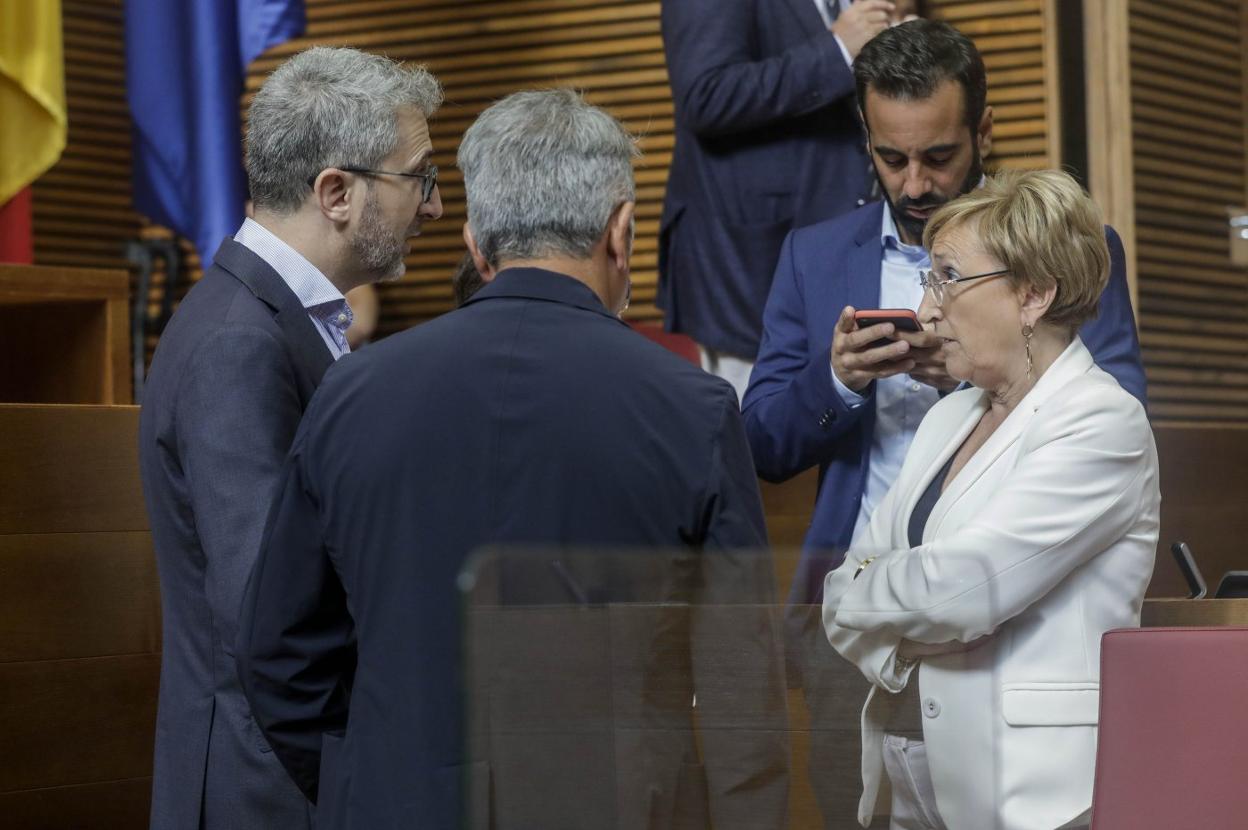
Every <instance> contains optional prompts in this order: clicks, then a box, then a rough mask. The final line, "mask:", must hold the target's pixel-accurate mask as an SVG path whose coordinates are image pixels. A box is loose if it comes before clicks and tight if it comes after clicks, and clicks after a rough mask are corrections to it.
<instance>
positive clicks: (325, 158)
mask: <svg viewBox="0 0 1248 830" xmlns="http://www.w3.org/2000/svg"><path fill="white" fill-rule="evenodd" d="M441 100H442V94H441V89H440V87H439V85H438V82H437V80H435V79H434V78H433V76H432V75H430V74H429V73H428V72H425V71H424V70H423V69H407V68H404V67H402V66H400V65H398V64H395V63H393V62H391V61H389V60H386V59H384V58H380V57H376V56H372V55H367V54H364V53H362V52H358V51H355V50H353V49H325V48H317V49H310V50H308V51H306V52H303V53H300V54H298V55H296V56H295V57H293V58H291V59H290V60H288V61H286V62H285V63H283V64H282V65H281V66H280V67H278V68H277V69H276V70H275V71H274V72H273V74H272V75H271V76H269V78H268V79H267V80H266V81H265V82H264V84H263V85H262V86H261V88H260V89H259V90H258V91H257V93H256V96H255V98H254V100H253V101H252V104H251V107H250V114H249V119H248V132H247V147H246V160H247V174H248V179H249V185H250V190H251V195H252V200H253V205H252V207H251V209H250V210H249V213H248V218H247V219H246V221H244V223H243V225H242V227H241V228H239V231H238V233H237V234H236V235H235V236H234V238H233V239H226V240H225V241H224V242H222V244H221V247H220V249H218V251H217V253H216V257H215V258H214V261H213V264H212V266H211V267H210V268H208V270H207V271H206V272H205V273H204V276H203V279H201V280H200V281H199V282H198V283H197V284H196V285H195V286H194V287H193V288H192V289H191V290H190V292H189V293H188V294H187V296H186V298H185V299H184V300H183V301H182V303H181V305H180V306H179V308H178V310H177V312H176V313H175V314H174V316H173V318H172V320H171V321H170V323H169V326H168V327H167V328H166V330H165V332H164V334H163V335H162V337H161V339H160V343H159V345H158V346H157V348H156V354H155V357H154V358H153V361H152V368H151V373H150V375H149V376H148V379H147V383H146V386H145V388H144V395H143V408H142V412H141V415H140V424H139V456H140V464H141V470H142V476H143V492H144V497H145V499H146V503H147V511H148V516H149V518H150V520H151V527H152V537H153V540H154V543H155V547H156V558H157V564H158V566H159V571H160V586H161V603H162V620H163V637H162V644H163V645H162V659H161V673H160V698H159V708H158V713H157V723H156V748H155V762H154V773H153V778H152V810H151V826H152V827H153V828H158V829H159V830H176V828H187V830H204V829H205V828H206V829H207V830H213V828H241V827H247V828H252V827H255V828H259V827H264V828H305V827H310V826H311V824H312V810H311V806H310V805H309V804H308V802H307V800H306V799H305V798H304V797H303V794H302V793H300V791H299V789H298V788H297V787H296V786H295V785H294V783H293V782H292V781H291V780H290V778H289V777H288V776H287V775H286V772H285V770H284V769H283V768H282V766H281V764H280V763H279V762H278V760H277V758H276V757H275V756H274V755H273V753H272V752H271V750H270V749H269V746H268V744H267V743H266V742H265V740H264V738H263V737H262V736H261V735H260V732H259V730H258V729H257V728H256V724H255V723H254V721H253V720H252V716H251V713H250V711H249V710H248V706H247V701H246V700H245V699H244V697H243V693H242V690H241V688H240V687H239V682H238V673H237V670H236V668H235V665H234V643H235V640H236V631H237V626H238V615H239V608H240V604H241V602H242V595H243V590H244V586H245V584H246V581H247V578H248V574H250V572H251V568H252V564H253V562H254V561H255V557H256V553H257V550H258V549H259V545H260V534H261V531H262V530H263V526H264V518H265V515H266V514H267V512H268V509H269V504H270V497H271V495H272V493H273V490H274V486H275V484H276V482H277V480H278V473H279V471H280V469H281V464H282V460H283V459H284V458H285V456H286V452H287V450H288V449H289V448H290V444H291V441H292V440H293V439H294V435H295V428H296V427H297V426H298V423H299V418H300V415H301V414H302V412H303V410H304V408H305V407H306V406H307V405H308V401H309V400H310V399H311V397H312V393H313V390H315V389H316V387H317V384H318V383H319V382H320V380H321V376H322V375H323V374H324V372H325V370H326V369H327V368H328V367H329V366H330V365H331V364H332V363H333V362H334V360H336V359H337V358H339V357H341V356H342V355H344V354H346V353H347V352H348V351H350V347H349V345H348V342H347V339H346V331H347V328H348V326H349V325H350V323H351V317H352V315H351V309H350V307H349V306H348V305H347V303H346V301H345V299H344V296H343V295H344V294H346V293H347V292H348V291H350V290H351V289H352V288H354V287H356V286H358V285H361V284H364V283H368V282H374V281H378V280H389V279H395V278H397V277H399V276H401V275H402V274H403V272H404V263H403V257H404V255H405V254H406V252H407V250H408V248H409V246H410V241H409V240H410V239H411V238H413V237H415V236H417V235H418V234H419V233H420V229H421V226H422V224H423V223H424V222H427V221H430V220H433V219H437V218H438V217H439V216H440V215H441V213H442V203H441V197H440V196H439V194H438V190H437V187H436V178H435V175H434V173H433V171H432V169H431V168H430V166H429V157H430V154H431V153H432V151H433V145H432V143H431V141H430V138H429V124H428V118H429V117H430V116H431V115H432V114H433V112H434V111H435V110H436V109H437V108H438V106H439V104H440V103H441Z"/></svg>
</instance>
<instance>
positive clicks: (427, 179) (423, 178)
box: [308, 164, 438, 205]
mask: <svg viewBox="0 0 1248 830" xmlns="http://www.w3.org/2000/svg"><path fill="white" fill-rule="evenodd" d="M336 169H338V170H341V171H342V172H344V173H357V174H359V175H361V176H402V177H403V178H405V179H420V203H421V204H422V205H423V204H424V203H425V202H428V201H429V200H430V199H431V198H432V197H433V189H434V188H435V187H437V186H438V168H437V167H436V166H435V165H432V164H431V165H429V167H428V168H427V169H425V170H422V171H421V172H419V173H399V172H398V171H395V170H370V169H368V168H367V167H338V168H336ZM315 184H316V177H315V176H313V177H312V178H310V179H308V187H313V186H315Z"/></svg>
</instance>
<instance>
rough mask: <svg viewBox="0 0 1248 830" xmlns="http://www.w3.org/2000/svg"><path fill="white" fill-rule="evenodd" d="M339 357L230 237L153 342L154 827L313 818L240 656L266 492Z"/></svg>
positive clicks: (148, 412) (143, 447)
mask: <svg viewBox="0 0 1248 830" xmlns="http://www.w3.org/2000/svg"><path fill="white" fill-rule="evenodd" d="M332 362H333V358H332V356H331V355H330V353H329V349H328V348H326V346H325V343H324V341H323V340H322V339H321V337H320V335H318V334H317V332H316V329H315V327H314V326H313V324H312V322H311V320H309V319H308V315H307V312H306V311H305V310H304V309H303V306H302V305H301V304H300V302H299V300H298V298H296V297H295V295H294V293H293V292H292V291H291V290H290V288H289V287H287V285H286V283H285V282H283V280H282V278H281V277H280V276H278V274H277V272H275V271H274V270H273V269H272V268H270V267H269V266H268V265H267V264H266V263H265V262H264V260H262V259H260V257H258V256H257V255H256V254H254V253H252V252H251V251H250V250H248V249H247V248H246V247H244V246H243V245H240V244H238V243H237V242H234V241H233V240H232V239H227V240H226V241H225V242H224V243H223V244H222V245H221V248H220V249H219V250H218V251H217V254H216V258H215V261H214V262H213V265H212V267H211V268H209V269H208V270H207V271H206V272H205V273H204V276H203V279H201V280H200V281H199V282H198V283H196V285H195V286H194V287H193V288H192V289H191V290H190V292H188V293H187V295H186V298H185V299H184V300H183V301H182V303H181V305H180V306H179V307H178V311H177V313H176V314H174V315H173V318H172V320H170V322H169V326H168V327H167V328H166V329H165V332H164V334H163V335H162V336H161V338H160V344H159V345H158V346H157V348H156V355H155V357H154V358H153V360H152V368H151V372H150V373H149V375H148V378H147V383H146V385H145V387H144V389H143V407H142V411H141V412H140V416H139V460H140V465H141V470H142V477H143V493H144V498H145V500H146V503H147V512H148V517H149V519H150V520H151V527H152V538H153V541H154V543H155V547H156V559H157V564H158V566H159V570H160V593H161V607H162V614H163V616H162V626H163V638H162V655H161V666H160V699H159V710H158V714H157V722H156V754H155V765H154V766H155V769H154V773H153V778H152V827H153V828H160V830H165V829H166V828H186V830H199V828H218V827H219V828H227V827H272V828H290V827H301V828H302V827H308V826H309V821H310V819H309V811H310V805H309V804H308V802H307V800H306V799H304V797H303V795H302V794H301V793H300V792H299V790H298V789H297V788H296V787H295V786H294V784H293V783H292V782H291V781H290V779H289V778H288V777H287V776H286V774H285V771H284V770H283V769H282V766H281V764H280V763H279V762H278V761H277V759H276V758H275V757H274V756H273V754H272V752H271V750H270V749H269V747H268V745H267V744H266V743H265V741H264V739H263V737H262V736H261V735H260V732H259V730H258V729H257V728H256V725H255V723H254V722H253V720H252V718H251V715H250V714H249V712H248V709H247V703H246V700H245V699H244V698H243V693H242V689H241V688H240V686H239V684H238V674H237V672H236V671H235V668H234V654H233V652H234V641H235V636H236V635H235V632H236V627H237V622H238V614H239V607H240V605H241V603H242V597H243V590H244V587H245V586H246V581H247V577H248V574H249V573H250V572H251V567H252V563H253V562H254V559H255V555H256V551H257V550H258V548H259V545H260V535H261V532H262V531H263V529H264V519H265V516H266V515H267V513H268V507H269V498H270V496H271V494H272V492H273V487H274V484H275V483H276V481H277V477H278V473H279V471H280V470H281V465H282V462H283V460H284V459H285V457H286V452H287V450H288V449H289V448H290V443H291V441H292V440H294V435H295V429H296V427H297V426H298V424H299V417H300V415H301V414H302V412H303V410H304V407H305V406H306V405H307V403H308V401H309V400H310V399H311V397H312V392H313V390H314V389H315V388H316V384H317V382H318V381H319V380H320V378H321V375H322V374H323V373H324V372H325V369H326V368H327V367H328V366H329V365H330V363H332Z"/></svg>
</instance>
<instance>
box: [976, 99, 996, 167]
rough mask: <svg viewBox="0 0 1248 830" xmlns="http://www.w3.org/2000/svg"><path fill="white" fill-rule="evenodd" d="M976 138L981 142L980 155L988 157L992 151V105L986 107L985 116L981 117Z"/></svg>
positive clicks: (983, 157) (982, 157)
mask: <svg viewBox="0 0 1248 830" xmlns="http://www.w3.org/2000/svg"><path fill="white" fill-rule="evenodd" d="M975 140H976V141H977V142H978V143H979V157H980V158H981V159H986V158H988V154H989V153H991V152H992V107H984V116H983V118H981V119H979V129H977V130H976V131H975Z"/></svg>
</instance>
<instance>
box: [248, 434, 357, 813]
mask: <svg viewBox="0 0 1248 830" xmlns="http://www.w3.org/2000/svg"><path fill="white" fill-rule="evenodd" d="M304 463H305V460H304V457H303V454H302V452H301V450H300V447H299V443H298V441H296V445H295V447H294V448H292V449H291V455H290V458H289V460H288V461H287V463H286V466H285V468H284V470H283V474H282V481H281V483H280V485H279V486H278V490H277V495H276V498H275V499H274V502H273V510H272V513H271V514H270V516H269V520H268V525H267V528H266V530H265V534H264V539H263V541H262V542H261V545H260V555H259V558H258V559H257V561H256V568H255V571H254V573H253V574H252V577H251V582H250V584H249V585H248V588H247V597H246V600H245V601H244V604H243V614H242V619H241V621H240V623H239V639H238V648H237V650H238V673H239V679H240V681H241V683H242V687H243V692H244V693H245V694H246V696H247V700H248V702H249V703H250V705H251V711H252V714H253V715H254V716H255V719H256V723H257V724H258V725H259V726H260V729H261V730H262V731H263V732H264V736H265V738H267V739H268V741H269V744H270V745H271V746H272V747H273V751H274V752H275V753H276V754H277V757H278V759H279V760H281V762H282V765H283V766H284V767H285V768H286V771H287V772H288V773H290V777H291V778H292V779H293V780H294V782H295V784H297V785H298V787H299V789H300V790H302V791H303V793H304V795H306V796H307V797H308V799H309V800H311V801H312V802H314V803H315V802H316V797H317V789H318V785H319V783H320V767H321V740H322V734H323V733H327V732H328V733H337V734H340V735H341V734H342V732H343V731H345V729H346V727H347V709H348V698H349V693H350V688H351V684H352V681H353V679H354V675H355V665H356V645H355V636H354V631H355V629H354V624H353V622H352V619H351V615H350V613H349V612H348V610H347V602H346V593H345V592H344V590H343V587H342V583H341V582H340V581H339V579H338V574H337V572H336V571H335V569H334V566H333V562H332V561H331V560H330V557H329V555H328V553H327V551H326V549H325V545H324V542H323V535H322V531H321V528H322V527H323V525H322V518H321V515H320V509H319V506H318V504H317V500H316V498H315V496H314V495H313V494H312V493H311V492H309V490H308V488H307V486H306V484H305V480H306V479H305V475H304V470H303V467H304Z"/></svg>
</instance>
